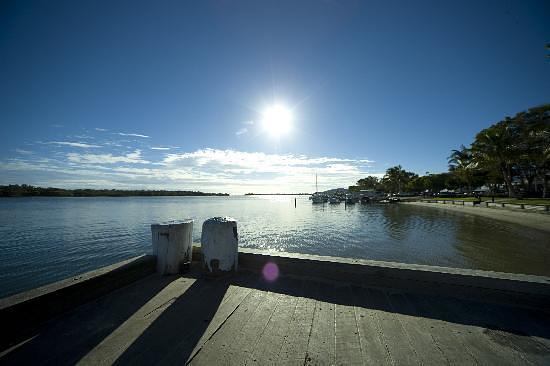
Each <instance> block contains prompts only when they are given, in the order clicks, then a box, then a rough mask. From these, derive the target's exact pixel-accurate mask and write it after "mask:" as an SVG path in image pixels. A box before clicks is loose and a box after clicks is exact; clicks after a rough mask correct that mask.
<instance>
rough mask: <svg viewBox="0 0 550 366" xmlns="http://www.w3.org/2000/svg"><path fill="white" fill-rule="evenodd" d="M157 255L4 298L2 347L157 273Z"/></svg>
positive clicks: (0, 317)
mask: <svg viewBox="0 0 550 366" xmlns="http://www.w3.org/2000/svg"><path fill="white" fill-rule="evenodd" d="M155 265H156V257H154V256H151V255H143V256H139V257H135V258H132V259H128V260H126V261H123V262H120V263H116V264H113V265H111V266H107V267H103V268H100V269H97V270H95V271H91V272H88V273H84V274H82V275H79V276H76V277H73V278H68V279H66V280H62V281H59V282H55V283H52V284H50V285H46V286H43V287H39V288H37V289H33V290H30V291H27V292H23V293H20V294H17V295H13V296H11V297H7V298H4V299H0V324H2V331H1V332H0V350H3V349H5V348H7V347H9V346H10V345H12V344H13V343H14V342H16V341H17V340H18V339H21V338H22V337H24V336H25V335H26V334H28V333H29V332H31V331H33V330H34V329H37V327H39V326H40V324H41V323H43V322H44V321H46V320H48V319H51V318H53V317H55V316H57V315H59V314H62V313H63V312H66V311H68V310H70V309H73V308H75V307H77V306H79V305H81V304H84V303H86V302H88V301H90V300H93V299H95V298H97V297H99V296H102V295H105V294H107V293H109V292H111V291H113V290H115V289H117V288H120V287H123V286H125V285H128V284H129V283H132V282H134V281H136V280H137V279H139V278H142V277H144V276H147V275H149V274H151V273H154V272H155Z"/></svg>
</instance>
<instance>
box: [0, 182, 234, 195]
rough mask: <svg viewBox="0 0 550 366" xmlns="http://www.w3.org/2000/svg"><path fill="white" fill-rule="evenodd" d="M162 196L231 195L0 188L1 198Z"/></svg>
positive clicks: (194, 192) (182, 192)
mask: <svg viewBox="0 0 550 366" xmlns="http://www.w3.org/2000/svg"><path fill="white" fill-rule="evenodd" d="M162 196H169V197H172V196H229V193H207V192H200V191H165V190H158V191H154V190H123V189H86V188H85V189H64V188H54V187H47V188H44V187H34V186H29V185H25V184H23V185H9V186H0V197H162Z"/></svg>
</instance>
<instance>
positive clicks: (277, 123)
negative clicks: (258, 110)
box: [262, 105, 292, 137]
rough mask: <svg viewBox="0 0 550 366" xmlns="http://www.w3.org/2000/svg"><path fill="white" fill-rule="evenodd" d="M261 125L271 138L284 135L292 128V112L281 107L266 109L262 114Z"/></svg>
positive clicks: (274, 106) (275, 106)
mask: <svg viewBox="0 0 550 366" xmlns="http://www.w3.org/2000/svg"><path fill="white" fill-rule="evenodd" d="M262 125H263V128H264V130H266V131H267V132H268V133H269V134H270V135H271V136H273V137H279V136H281V135H283V134H286V133H288V132H289V131H290V129H291V128H292V112H291V111H290V110H289V109H288V108H286V107H284V106H282V105H273V106H271V107H268V108H267V109H266V110H265V111H264V113H263V120H262Z"/></svg>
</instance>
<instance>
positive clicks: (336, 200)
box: [328, 196, 340, 204]
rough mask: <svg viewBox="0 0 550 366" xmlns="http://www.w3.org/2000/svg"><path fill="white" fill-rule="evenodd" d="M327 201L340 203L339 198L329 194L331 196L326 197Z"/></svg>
mask: <svg viewBox="0 0 550 366" xmlns="http://www.w3.org/2000/svg"><path fill="white" fill-rule="evenodd" d="M328 202H329V203H331V204H339V203H340V199H339V198H338V197H335V196H331V197H330V198H329V199H328Z"/></svg>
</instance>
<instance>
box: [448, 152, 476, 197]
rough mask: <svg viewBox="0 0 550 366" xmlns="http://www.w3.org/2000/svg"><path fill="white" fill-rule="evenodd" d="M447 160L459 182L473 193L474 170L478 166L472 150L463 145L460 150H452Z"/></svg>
mask: <svg viewBox="0 0 550 366" xmlns="http://www.w3.org/2000/svg"><path fill="white" fill-rule="evenodd" d="M447 160H448V162H449V170H450V171H451V172H452V173H453V174H455V175H456V177H457V178H458V180H459V181H461V182H464V183H465V184H466V186H467V187H468V191H469V192H471V191H472V180H473V177H474V170H475V168H476V166H477V164H476V162H475V161H474V158H473V154H472V150H471V149H468V148H466V147H465V146H464V145H461V146H460V150H452V152H451V155H450V156H449V157H448V158H447Z"/></svg>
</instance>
